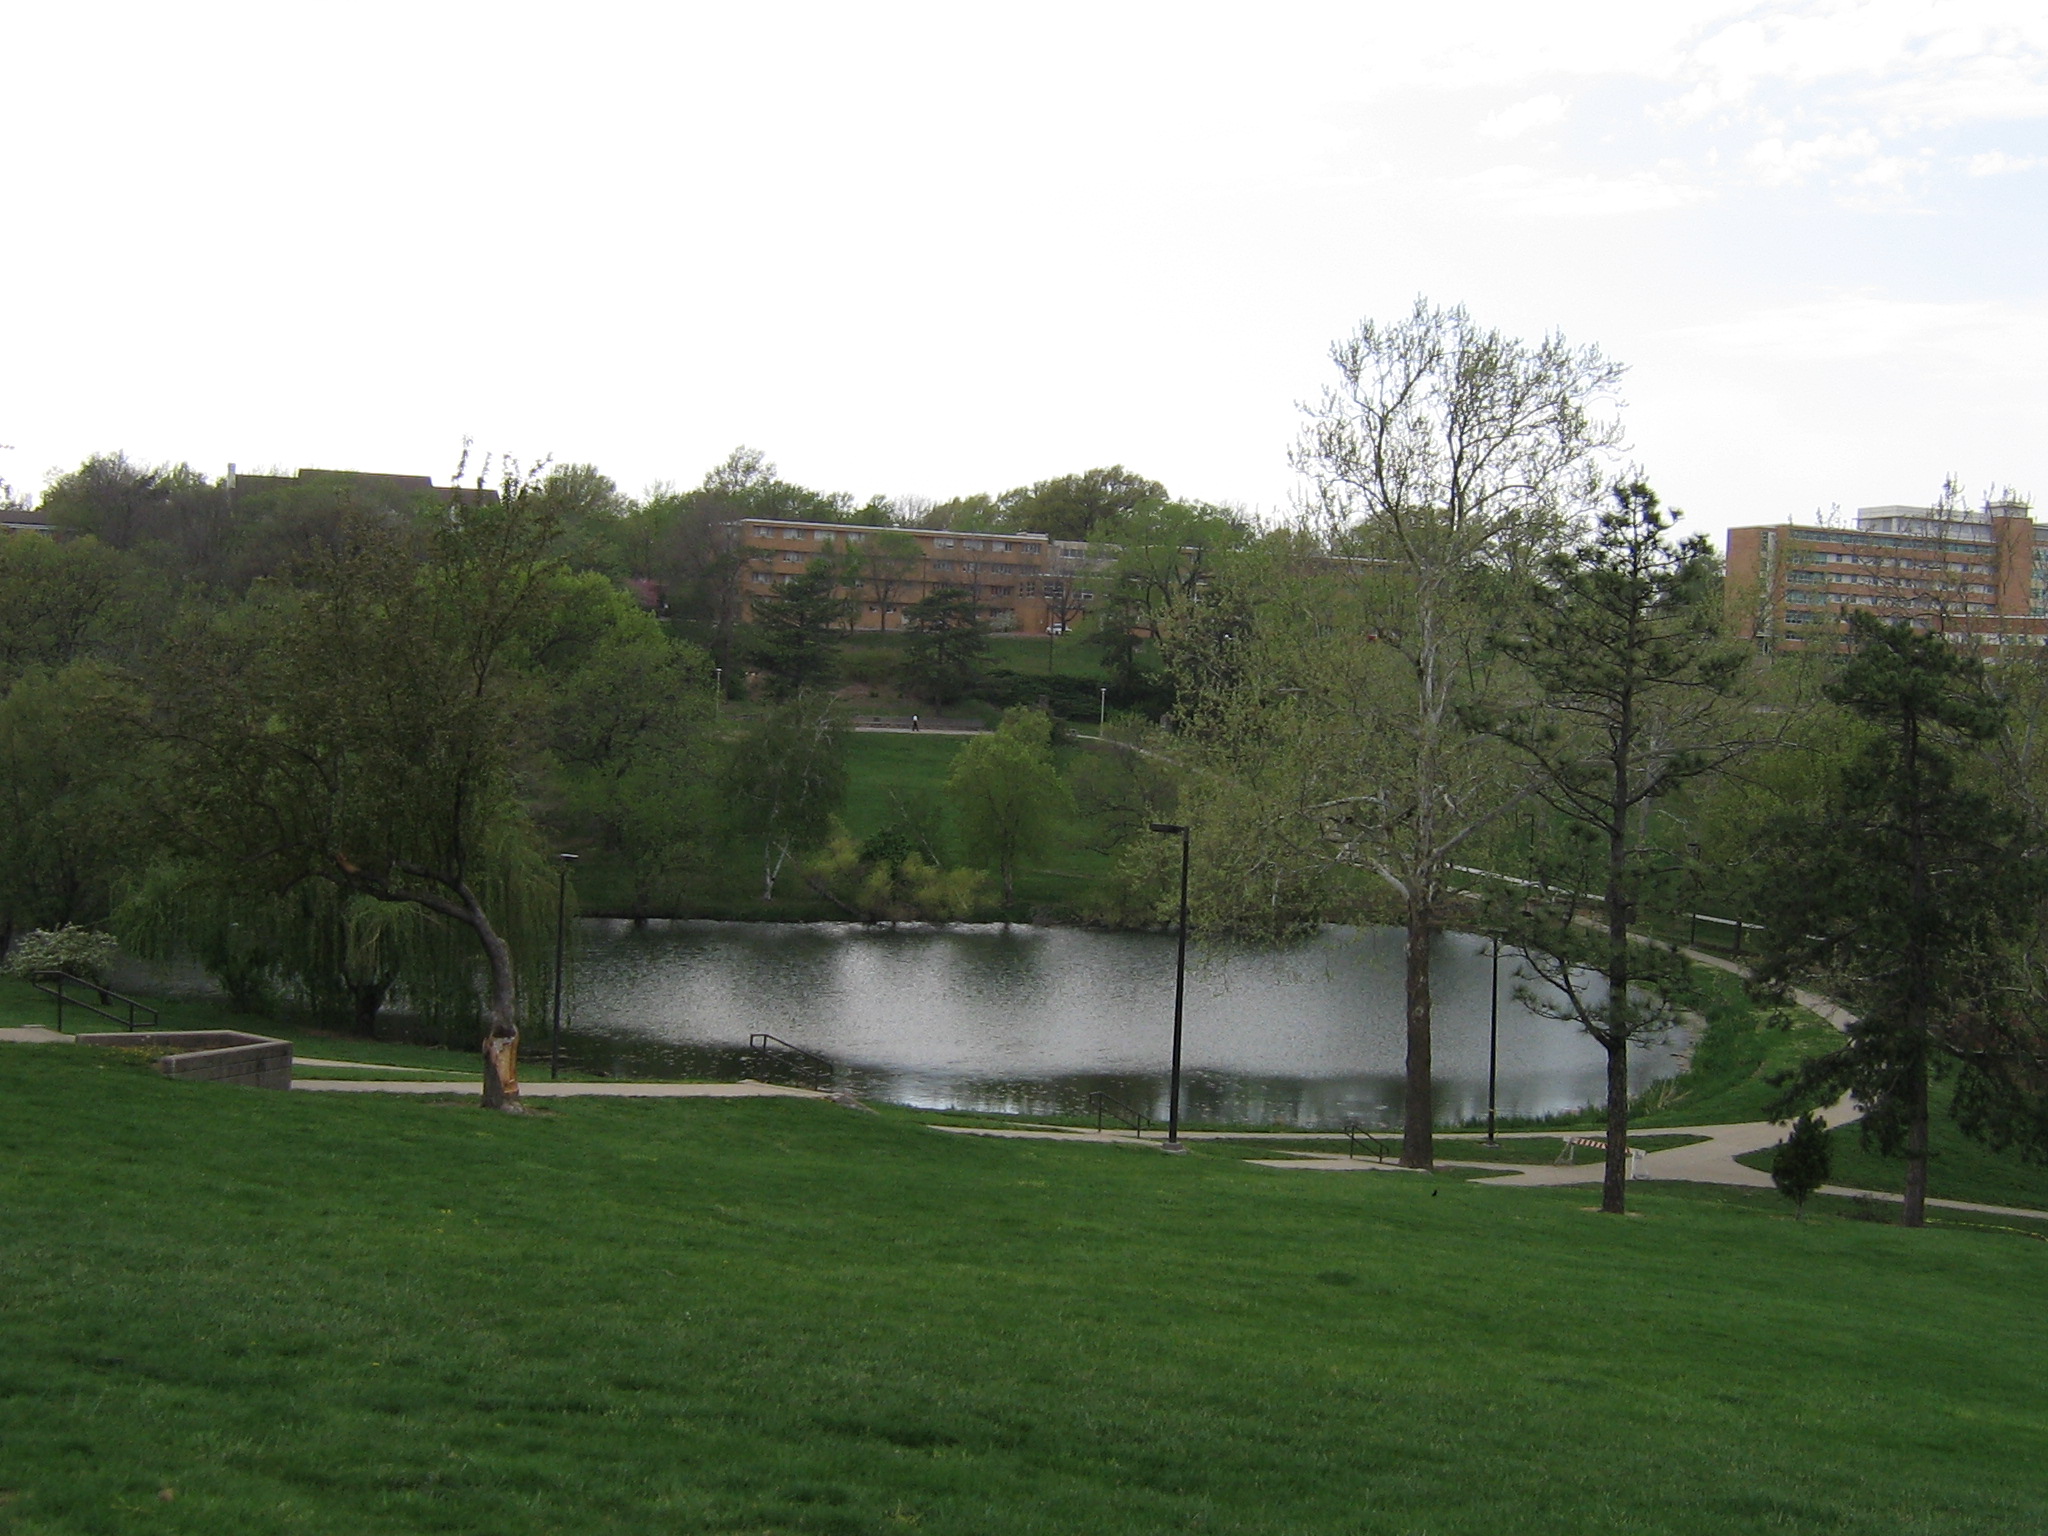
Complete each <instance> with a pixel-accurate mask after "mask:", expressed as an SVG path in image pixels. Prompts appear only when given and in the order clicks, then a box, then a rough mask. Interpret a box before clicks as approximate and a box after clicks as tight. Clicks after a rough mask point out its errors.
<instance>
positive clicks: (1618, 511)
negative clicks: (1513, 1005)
mask: <svg viewBox="0 0 2048 1536" xmlns="http://www.w3.org/2000/svg"><path fill="white" fill-rule="evenodd" d="M1676 518H1677V514H1675V513H1674V514H1670V515H1667V514H1666V513H1665V512H1664V511H1663V509H1662V508H1661V507H1659V506H1658V504H1657V497H1656V494H1655V493H1654V492H1653V491H1651V489H1650V488H1649V487H1648V486H1647V485H1643V484H1641V483H1636V484H1631V485H1623V486H1618V487H1616V488H1615V491H1614V494H1613V504H1612V505H1611V506H1609V507H1608V508H1607V510H1605V511H1604V512H1602V513H1601V515H1600V518H1599V522H1598V524H1597V527H1596V529H1595V531H1594V533H1593V535H1592V537H1590V538H1589V539H1587V540H1586V541H1585V542H1583V543H1581V544H1579V545H1578V546H1576V547H1575V548H1573V549H1571V550H1569V551H1561V552H1558V553H1555V554H1552V555H1551V556H1549V557H1548V558H1547V559H1545V560H1544V562H1543V565H1542V574H1541V576H1540V578H1539V579H1538V580H1537V581H1536V582H1535V583H1534V584H1533V585H1532V587H1531V590H1530V596H1529V602H1528V614H1529V617H1528V623H1527V629H1526V632H1525V633H1524V634H1522V635H1521V636H1518V637H1515V638H1512V639H1510V640H1507V641H1506V642H1504V648H1505V649H1506V650H1507V651H1508V652H1509V654H1511V655H1512V656H1514V657H1515V658H1516V659H1517V660H1518V661H1519V662H1520V663H1521V665H1522V667H1523V669H1524V670H1525V672H1526V674H1527V676H1528V678H1529V680H1530V682H1531V683H1532V684H1533V689H1532V692H1531V694H1530V695H1529V697H1527V698H1526V699H1524V700H1522V701H1519V704H1520V707H1517V708H1513V709H1509V710H1506V711H1503V712H1502V713H1501V714H1499V715H1498V716H1496V717H1494V718H1493V720H1492V721H1491V722H1490V723H1491V728H1492V729H1493V731H1494V732H1495V733H1496V734H1498V735H1499V736H1500V737H1501V738H1502V739H1503V740H1504V741H1506V742H1508V743H1509V744H1510V745H1511V746H1513V747H1514V748H1516V749H1517V750H1518V751H1519V752H1520V753H1521V754H1522V755H1523V756H1524V757H1525V758H1526V759H1527V760H1528V761H1529V763H1530V764H1531V766H1532V767H1533V768H1534V769H1535V778H1534V781H1533V789H1534V792H1535V794H1536V795H1537V796H1538V797H1539V798H1540V799H1541V800H1542V802H1543V803H1544V804H1545V805H1547V806H1548V807H1549V808H1550V810H1551V811H1552V812H1553V813H1554V815H1555V817H1556V818H1557V821H1558V822H1559V823H1560V824H1562V825H1563V826H1564V827H1567V828H1571V829H1574V830H1576V831H1578V832H1580V833H1582V834H1583V836H1584V842H1583V843H1581V844H1580V845H1579V846H1580V848H1581V849H1582V850H1583V852H1584V853H1585V854H1586V855H1588V857H1587V858H1585V859H1583V860H1580V859H1576V858H1569V857H1567V858H1566V859H1563V860H1556V861H1551V862H1550V863H1549V865H1548V867H1545V868H1541V869H1539V871H1538V876H1539V881H1540V883H1541V884H1542V886H1543V887H1544V889H1543V891H1542V893H1541V896H1540V898H1539V900H1537V901H1536V902H1534V903H1521V904H1519V906H1520V910H1519V912H1517V913H1516V914H1515V915H1514V916H1513V917H1511V919H1510V921H1509V924H1508V937H1509V939H1510V940H1511V942H1513V943H1515V944H1516V945H1517V946H1518V947H1519V948H1520V949H1521V951H1522V954H1523V957H1524V963H1525V964H1526V965H1527V966H1529V967H1530V968H1531V969H1533V970H1534V972H1535V973H1536V975H1537V976H1539V977H1540V978H1541V979H1542V980H1543V981H1545V982H1547V983H1548V984H1549V985H1550V987H1551V988H1552V989H1553V993H1552V995H1554V996H1555V997H1557V998H1561V999H1562V1002H1561V1003H1560V1004H1551V1003H1547V1002H1545V1003H1541V1004H1540V1006H1542V1007H1543V1008H1544V1009H1545V1010H1546V1011H1550V1012H1554V1013H1555V1014H1556V1015H1557V1016H1559V1017H1563V1018H1568V1019H1571V1020H1573V1021H1574V1022H1576V1023H1578V1024H1579V1025H1581V1026H1582V1027H1583V1028H1584V1029H1585V1030H1586V1032H1587V1033H1588V1034H1590V1035H1591V1036H1592V1037H1593V1038H1594V1039H1595V1040H1596V1041H1598V1042H1599V1044H1600V1047H1601V1049H1602V1050H1604V1051H1605V1052H1606V1053H1607V1170H1606V1180H1605V1185H1604V1188H1603V1191H1602V1195H1601V1206H1600V1208H1601V1209H1602V1210H1603V1211H1610V1212H1614V1213H1617V1214H1618V1213H1620V1212H1622V1211H1624V1210H1625V1209H1626V1207H1627V1193H1628V1183H1627V1180H1628V1108H1629V1078H1628V1057H1629V1046H1630V1044H1631V1043H1632V1042H1634V1041H1637V1040H1640V1039H1643V1038H1646V1037H1649V1036H1653V1035H1655V1034H1658V1033H1660V1032H1662V1031H1663V1030H1664V1029H1665V1028H1666V1027H1667V1026H1668V1025H1669V1023H1670V1018H1669V1009H1668V1006H1667V1005H1666V1004H1664V1003H1663V1002H1662V1001H1661V998H1660V996H1658V995H1656V993H1652V994H1650V995H1643V994H1642V992H1641V988H1642V984H1643V983H1646V982H1647V983H1650V984H1652V985H1653V987H1656V988H1658V989H1659V990H1660V991H1661V989H1662V988H1664V987H1668V986H1669V985H1670V984H1671V983H1673V982H1675V981H1676V980H1678V979H1679V974H1680V973H1681V972H1682V970H1683V965H1684V962H1683V961H1682V960H1680V959H1678V957H1676V956H1673V955H1670V954H1669V953H1668V952H1666V951H1660V950H1645V949H1643V948H1642V947H1641V946H1639V945H1635V944H1632V943H1631V942H1630V940H1629V925H1630V924H1631V923H1633V922H1634V921H1635V920H1636V917H1637V914H1638V912H1639V911H1640V910H1641V907H1642V901H1643V895H1644V892H1645V889H1646V887H1648V886H1650V885H1651V884H1652V883H1654V882H1656V881H1658V880H1660V879H1661V878H1662V876H1663V867H1662V866H1664V865H1666V864H1667V863H1668V861H1667V860H1666V859H1665V858H1664V857H1663V855H1662V853H1661V851H1660V850H1658V849H1656V848H1655V847H1652V846H1648V845H1647V844H1646V839H1645V834H1644V829H1645V827H1646V825H1647V822H1648V818H1649V813H1650V811H1651V808H1652V807H1653V806H1655V805H1656V804H1657V802H1658V801H1660V800H1662V799H1664V798H1665V797H1666V796H1668V795H1670V794H1672V793H1673V792H1674V791H1675V790H1677V789H1678V788H1679V787H1680V786H1682V785H1685V784H1687V783H1690V782H1692V781H1693V780H1696V779H1699V778H1702V777H1703V776H1705V775H1707V774H1710V773H1713V772H1714V771H1716V770H1717V769H1719V768H1721V767H1722V766H1724V765H1725V764H1726V763H1728V762H1729V761H1730V760H1731V759H1732V758H1734V757H1735V756H1736V755H1737V754H1739V753H1740V752H1742V751H1744V750H1745V749H1746V747H1747V746H1748V742H1747V740H1746V738H1747V737H1749V736H1751V735H1753V734H1754V733H1755V728H1754V726H1753V725H1750V724H1749V723H1748V722H1747V721H1746V720H1745V719H1744V718H1742V717H1740V716H1737V715H1735V714H1733V713H1732V712H1731V711H1730V710H1729V708H1728V700H1729V698H1730V696H1731V695H1732V694H1733V692H1734V691H1735V689H1736V687H1737V686H1738V684H1739V682H1740V680H1741V677H1742V674H1743V671H1744V669H1745V666H1746V661H1747V658H1746V655H1745V653H1744V652H1743V651H1742V650H1741V649H1740V648H1738V647H1734V646H1730V645H1728V644H1725V643H1724V642H1723V641H1722V639H1721V635H1720V617H1721V608H1722V601H1721V583H1720V568H1719V562H1717V561H1716V560H1715V559H1714V555H1713V551H1712V549H1711V548H1710V547H1709V545H1708V544H1707V541H1706V540H1705V539H1703V538H1698V537H1695V538H1690V539H1687V540H1685V541H1684V542H1682V543H1678V544H1673V543H1672V542H1670V540H1669V539H1668V538H1667V534H1668V533H1669V531H1670V529H1671V526H1672V524H1673V523H1674V522H1675V521H1676ZM1588 896H1591V897H1593V898H1594V901H1595V902H1596V903H1597V907H1598V913H1599V918H1598V921H1599V924H1600V928H1601V933H1600V936H1599V937H1598V938H1597V939H1595V938H1593V937H1592V936H1591V935H1590V934H1589V933H1588V931H1587V928H1586V927H1585V926H1584V925H1585V923H1586V922H1587V921H1588V917H1587V912H1586V908H1587V906H1588V905H1589V903H1588V902H1587V900H1586V898H1587V897H1588ZM1582 966H1583V967H1587V968H1588V969H1589V970H1590V971H1592V972H1593V973H1596V974H1598V975H1599V976H1600V977H1601V978H1602V979H1603V981H1604V983H1605V986H1604V989H1603V991H1602V992H1601V993H1599V994H1596V993H1594V992H1591V991H1589V990H1588V989H1587V986H1586V983H1585V979H1584V978H1585V976H1586V971H1584V970H1581V969H1580V968H1581V967H1582Z"/></svg>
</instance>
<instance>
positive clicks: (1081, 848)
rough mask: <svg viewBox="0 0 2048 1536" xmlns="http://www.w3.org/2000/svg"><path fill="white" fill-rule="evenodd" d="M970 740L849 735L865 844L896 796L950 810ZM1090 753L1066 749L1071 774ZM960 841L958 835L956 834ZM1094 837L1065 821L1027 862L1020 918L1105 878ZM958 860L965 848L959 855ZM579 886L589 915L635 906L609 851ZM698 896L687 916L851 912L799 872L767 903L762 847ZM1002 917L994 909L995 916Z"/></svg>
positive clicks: (854, 803) (853, 798) (853, 827)
mask: <svg viewBox="0 0 2048 1536" xmlns="http://www.w3.org/2000/svg"><path fill="white" fill-rule="evenodd" d="M965 742H966V738H965V737H961V736H940V735H931V734H917V735H909V734H898V733H888V732H873V731H859V732H855V733H854V734H852V735H851V736H849V737H848V739H847V767H848V771H849V779H850V783H849V785H848V788H847V797H846V805H845V808H844V810H843V811H842V812H841V818H840V819H841V820H843V821H844V822H845V823H846V827H847V830H848V831H850V832H851V833H852V834H853V835H854V836H855V837H857V838H865V837H867V836H869V835H871V834H872V833H875V832H879V831H881V830H883V829H884V828H885V827H887V826H889V825H890V824H891V822H892V821H894V820H895V819H896V816H897V811H896V803H897V802H896V800H895V799H893V798H892V794H893V795H894V796H897V797H902V798H904V799H914V798H915V797H917V796H919V795H928V796H930V797H931V798H932V799H933V800H934V801H936V802H938V803H939V804H940V805H941V806H943V804H944V800H945V784H946V775H947V774H948V773H949V772H950V771H951V769H952V764H953V758H954V757H955V755H957V754H958V752H959V751H960V748H961V747H962V746H963V745H964V744H965ZM1082 750H1084V749H1081V748H1076V747H1063V748H1060V749H1058V751H1057V753H1056V756H1057V757H1058V759H1059V761H1060V764H1061V767H1062V770H1063V771H1064V770H1065V769H1066V768H1067V767H1068V765H1070V764H1071V763H1072V762H1073V760H1074V757H1075V755H1076V754H1077V753H1078V752H1080V751H1082ZM949 836H950V833H949ZM1090 837H1091V833H1090V828H1089V827H1088V825H1087V823H1086V822H1085V820H1084V819H1083V818H1081V817H1078V816H1067V817H1063V818H1062V819H1061V821H1060V823H1059V824H1058V825H1057V826H1056V827H1055V828H1054V831H1053V835H1052V837H1051V838H1050V840H1049V841H1048V844H1047V846H1046V848H1045V849H1044V850H1043V851H1042V853H1041V854H1040V855H1039V856H1038V857H1035V858H1033V859H1031V860H1029V861H1028V862H1027V865H1026V867H1025V868H1024V869H1023V870H1022V871H1020V873H1019V875H1018V879H1017V901H1016V905H1015V907H1014V908H1013V910H1012V914H1011V915H1012V916H1014V917H1019V918H1021V917H1024V916H1026V915H1028V914H1029V913H1030V912H1031V911H1032V910H1033V909H1034V908H1047V907H1051V908H1057V907H1061V906H1064V905H1066V904H1069V903H1071V902H1073V901H1074V900H1075V899H1076V898H1078V897H1079V896H1080V895H1081V894H1082V892H1083V891H1084V890H1085V889H1086V887H1087V885H1088V882H1089V881H1091V880H1093V879H1095V878H1097V877H1099V876H1100V875H1102V874H1103V873H1105V872H1106V871H1107V870H1108V868H1109V864H1110V860H1109V858H1108V857H1107V856H1106V855H1104V854H1102V853H1100V852H1097V851H1095V850H1094V849H1091V848H1090V847H1089V846H1088V843H1089V841H1090ZM954 856H955V857H957V856H958V855H957V851H956V852H955V854H954ZM576 878H577V884H578V888H579V890H580V891H581V892H582V899H583V902H584V905H585V907H586V908H587V909H589V910H592V911H617V910H623V909H624V906H625V892H626V888H625V886H624V885H623V884H622V881H621V872H620V871H618V870H615V869H613V868H611V867H609V861H608V860H607V859H605V858H604V857H603V856H602V855H593V856H590V857H588V858H587V860H586V863H585V865H584V866H583V867H582V868H580V869H579V870H578V872H577V877H576ZM695 890H696V892H697V896H698V899H697V900H695V901H694V902H692V903H690V904H689V905H688V906H687V908H686V909H685V915H688V916H702V917H728V918H741V919H749V918H751V919H758V920H767V921H773V922H820V921H822V922H833V921H838V920H841V919H843V918H844V917H845V915H846V914H845V913H844V912H842V911H840V910H839V908H837V907H835V906H833V905H832V904H831V903H830V902H827V901H824V900H822V899H821V898H819V897H817V896H814V895H812V894H811V893H810V892H809V891H807V890H806V889H805V888H804V885H803V882H802V880H801V878H800V877H799V876H798V874H797V872H796V870H795V869H794V868H791V869H788V870H786V871H785V872H784V875H783V878H782V880H781V882H780V883H779V884H778V885H777V887H776V897H775V900H774V901H772V902H765V903H764V902H763V901H761V899H760V894H761V872H760V859H759V854H758V852H757V851H756V850H754V849H752V848H734V849H731V850H729V851H728V853H727V855H726V856H725V858H724V859H723V860H722V861H721V863H720V864H719V865H718V866H717V867H716V868H714V869H712V870H710V871H709V872H708V873H707V875H706V876H705V877H704V878H703V879H702V880H701V881H699V882H697V883H696V886H695ZM999 915H1000V914H999V913H998V912H997V911H996V910H995V909H994V908H993V907H992V908H991V909H990V910H989V912H988V913H987V914H986V916H987V917H989V918H991V919H993V918H995V917H997V916H999Z"/></svg>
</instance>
